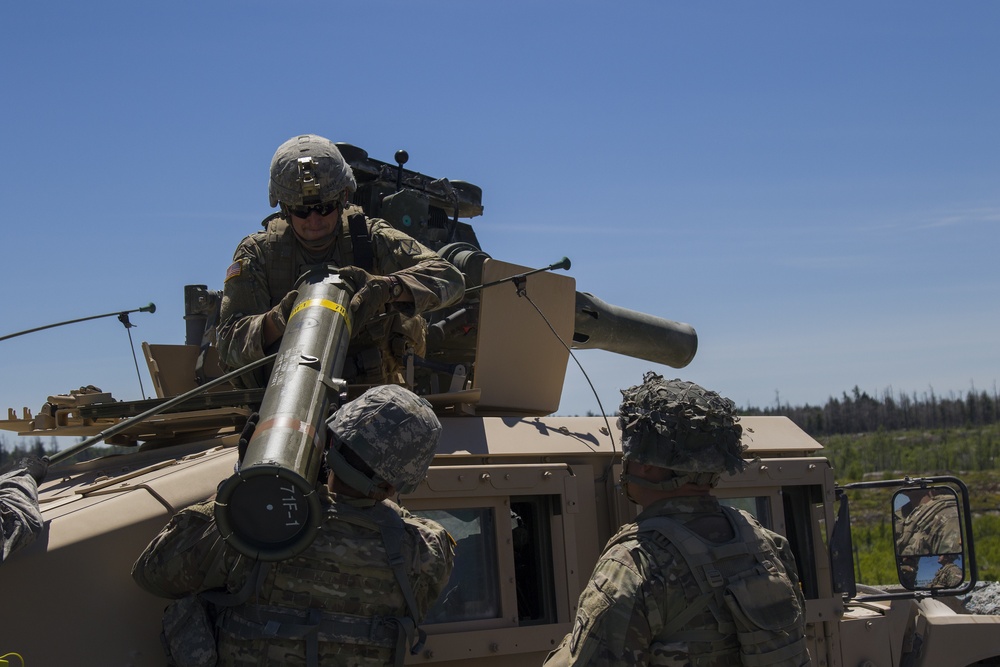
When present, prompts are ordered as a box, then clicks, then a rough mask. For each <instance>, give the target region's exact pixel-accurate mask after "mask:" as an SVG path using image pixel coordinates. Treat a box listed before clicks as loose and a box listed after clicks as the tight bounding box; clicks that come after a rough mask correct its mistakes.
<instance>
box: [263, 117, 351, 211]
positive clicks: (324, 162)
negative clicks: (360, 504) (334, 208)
mask: <svg viewBox="0 0 1000 667" xmlns="http://www.w3.org/2000/svg"><path fill="white" fill-rule="evenodd" d="M357 187H358V185H357V183H356V182H355V180H354V172H353V171H351V166H350V165H349V164H347V161H346V160H344V157H343V156H342V155H341V154H340V151H339V150H338V149H337V147H336V146H335V145H334V143H333V142H332V141H330V140H329V139H326V138H324V137H321V136H318V135H315V134H303V135H300V136H297V137H292V138H291V139H289V140H288V141H286V142H285V143H283V144H281V145H280V146H278V150H276V151H275V152H274V157H273V158H271V180H270V182H269V183H268V188H267V193H268V196H269V197H270V201H271V206H272V207H273V206H277V205H278V204H279V203H280V204H284V205H285V206H311V205H315V204H322V203H325V202H329V201H335V200H341V199H344V198H345V194H346V196H350V194H351V193H353V192H354V191H355V190H356V189H357Z"/></svg>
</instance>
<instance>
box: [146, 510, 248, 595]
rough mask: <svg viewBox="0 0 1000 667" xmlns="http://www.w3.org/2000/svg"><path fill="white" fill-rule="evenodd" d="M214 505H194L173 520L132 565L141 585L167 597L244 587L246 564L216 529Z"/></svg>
mask: <svg viewBox="0 0 1000 667" xmlns="http://www.w3.org/2000/svg"><path fill="white" fill-rule="evenodd" d="M213 504H214V502H213V501H207V502H204V503H200V504H198V505H192V506H191V507H188V508H185V509H183V510H181V511H180V512H178V513H177V514H175V515H174V517H173V518H172V519H170V522H169V523H168V524H167V525H166V527H164V529H163V530H161V531H160V534H159V535H157V536H156V537H155V538H153V541H152V542H150V543H149V546H147V547H146V550H145V551H143V552H142V554H141V555H140V556H139V559H138V560H136V562H135V564H134V565H133V566H132V578H133V579H134V580H135V582H136V583H137V584H139V586H141V587H142V588H143V589H145V590H146V591H148V592H150V593H152V594H153V595H157V596H159V597H164V598H180V597H184V596H185V595H188V594H190V593H200V592H201V591H206V590H210V589H213V588H227V587H228V589H229V590H230V591H233V590H238V589H239V587H240V586H242V584H243V577H244V576H245V567H244V562H245V561H244V559H242V558H240V557H239V555H238V554H236V553H235V552H233V551H232V550H230V549H229V548H228V547H227V546H226V543H225V542H224V541H223V539H222V536H221V535H220V534H219V531H218V529H216V527H215V519H214V516H213V511H212V508H213Z"/></svg>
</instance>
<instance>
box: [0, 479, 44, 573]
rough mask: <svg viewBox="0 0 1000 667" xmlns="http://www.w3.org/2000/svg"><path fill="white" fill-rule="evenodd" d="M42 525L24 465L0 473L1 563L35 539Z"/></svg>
mask: <svg viewBox="0 0 1000 667" xmlns="http://www.w3.org/2000/svg"><path fill="white" fill-rule="evenodd" d="M43 526H44V522H43V521H42V513H41V512H40V511H39V509H38V485H37V484H36V483H35V480H34V478H32V476H31V475H30V474H28V471H27V470H25V469H24V468H15V469H12V470H9V471H7V472H5V473H3V474H2V475H0V563H2V562H3V561H4V560H6V559H7V557H8V556H10V555H11V554H12V553H14V552H15V551H17V550H18V549H20V548H22V547H25V546H27V545H29V544H31V543H32V542H34V541H35V538H36V537H38V535H39V533H41V532H42V528H43Z"/></svg>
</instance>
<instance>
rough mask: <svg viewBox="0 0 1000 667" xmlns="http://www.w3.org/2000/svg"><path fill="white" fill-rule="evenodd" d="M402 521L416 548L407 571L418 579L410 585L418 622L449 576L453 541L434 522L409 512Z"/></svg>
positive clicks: (453, 546) (439, 593) (453, 548)
mask: <svg viewBox="0 0 1000 667" xmlns="http://www.w3.org/2000/svg"><path fill="white" fill-rule="evenodd" d="M403 521H404V522H405V523H406V529H407V531H409V532H410V534H411V535H412V536H413V537H414V538H415V539H416V545H417V549H416V550H415V552H414V562H413V563H412V565H411V566H410V571H411V572H416V573H417V576H416V577H415V578H414V581H412V582H411V583H412V586H413V595H414V597H415V598H416V600H417V607H418V610H419V612H420V619H423V617H424V616H425V615H426V614H427V610H428V609H430V608H431V606H433V604H434V603H435V602H436V601H437V599H438V596H440V595H441V591H442V590H443V589H444V587H445V585H446V584H447V583H448V579H449V577H451V569H452V566H453V565H454V564H455V540H454V539H452V537H451V535H450V534H449V533H448V531H447V530H445V529H444V526H442V525H441V524H439V523H437V522H436V521H431V520H430V519H425V518H423V517H418V516H412V515H409V513H406V515H404V518H403Z"/></svg>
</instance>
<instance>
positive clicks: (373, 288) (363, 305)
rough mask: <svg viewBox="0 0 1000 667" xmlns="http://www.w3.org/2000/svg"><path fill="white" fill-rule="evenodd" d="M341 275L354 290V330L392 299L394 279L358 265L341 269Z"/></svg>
mask: <svg viewBox="0 0 1000 667" xmlns="http://www.w3.org/2000/svg"><path fill="white" fill-rule="evenodd" d="M338 273H340V277H341V278H342V279H343V280H344V282H346V283H347V284H348V285H350V286H351V288H352V289H353V290H354V297H353V298H352V299H351V326H352V328H353V330H354V331H357V330H358V329H359V328H360V327H363V326H364V325H365V322H367V321H368V320H370V319H371V318H373V317H375V316H376V315H378V314H379V313H381V312H382V311H383V310H385V305H386V304H387V303H389V301H391V300H392V280H391V279H390V278H388V277H387V276H373V275H372V274H370V273H368V272H367V271H365V270H364V269H359V268H358V267H356V266H345V267H344V268H342V269H340V270H339V272H338Z"/></svg>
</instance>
